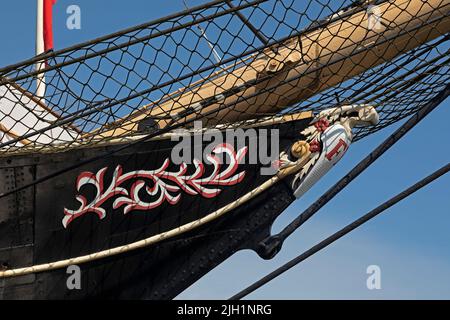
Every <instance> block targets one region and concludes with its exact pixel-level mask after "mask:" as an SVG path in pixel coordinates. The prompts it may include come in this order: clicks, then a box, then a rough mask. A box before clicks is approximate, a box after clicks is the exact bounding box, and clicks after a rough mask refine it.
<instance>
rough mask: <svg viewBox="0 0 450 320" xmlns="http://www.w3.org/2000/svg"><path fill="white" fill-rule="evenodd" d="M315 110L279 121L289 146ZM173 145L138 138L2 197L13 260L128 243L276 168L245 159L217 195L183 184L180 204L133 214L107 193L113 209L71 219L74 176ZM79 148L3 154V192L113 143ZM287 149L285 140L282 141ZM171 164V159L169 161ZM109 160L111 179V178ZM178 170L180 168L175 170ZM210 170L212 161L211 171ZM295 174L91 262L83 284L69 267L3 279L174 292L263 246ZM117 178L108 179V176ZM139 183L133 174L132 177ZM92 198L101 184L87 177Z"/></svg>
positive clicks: (142, 159) (139, 162)
mask: <svg viewBox="0 0 450 320" xmlns="http://www.w3.org/2000/svg"><path fill="white" fill-rule="evenodd" d="M310 120H311V119H303V120H297V121H292V122H289V123H284V124H279V125H274V126H270V128H278V129H280V138H281V139H280V145H281V148H284V149H288V148H289V147H290V145H291V144H292V143H293V142H294V141H295V140H297V139H299V132H300V131H301V130H303V129H304V128H305V127H306V126H307V125H308V124H309V122H310ZM172 146H173V142H171V141H169V140H162V141H152V142H148V143H145V144H143V145H139V146H136V147H132V148H130V149H128V150H126V151H123V152H121V153H120V154H117V155H114V156H112V157H111V158H108V159H104V160H102V161H99V162H95V163H93V164H91V165H87V166H84V167H83V168H80V169H77V170H72V171H70V172H67V173H65V174H63V175H60V176H58V177H56V178H52V179H50V180H48V181H46V182H44V183H42V184H38V185H36V186H33V187H30V188H27V189H25V190H23V191H20V192H17V193H15V194H13V195H10V196H8V197H5V198H2V199H0V205H1V207H2V208H5V209H3V210H2V211H1V213H0V234H1V235H2V236H1V238H0V262H1V263H2V264H3V265H4V269H8V270H10V269H16V268H21V267H26V266H31V265H40V264H45V263H49V262H55V261H60V260H64V259H68V258H72V257H78V256H81V255H86V254H91V253H95V252H99V251H102V250H106V249H110V248H115V247H118V246H123V245H126V244H129V243H132V242H135V241H139V240H141V239H144V238H147V237H149V236H152V235H158V234H160V233H162V232H165V231H168V230H172V229H174V228H176V227H177V226H180V225H183V224H186V223H189V222H191V221H195V220H196V219H200V218H202V217H204V216H205V215H208V214H209V213H211V212H212V211H214V210H217V209H218V208H222V207H224V206H226V205H229V204H230V203H233V202H235V201H236V200H238V199H240V198H241V197H242V196H244V195H245V194H247V193H248V192H249V191H251V190H255V189H257V188H258V187H259V186H261V185H262V184H263V183H264V182H266V181H267V180H268V179H269V178H270V177H268V176H264V175H261V174H260V170H259V169H260V166H259V165H247V164H242V165H239V169H238V170H237V172H236V173H238V172H239V171H241V170H244V171H245V177H244V179H243V180H242V181H241V182H240V183H236V184H235V185H230V186H221V193H220V194H219V195H218V196H217V197H212V198H210V199H206V198H204V197H200V196H189V195H186V194H183V197H181V200H179V201H178V202H177V203H176V204H173V205H171V204H168V203H163V204H162V205H160V206H158V207H156V208H155V209H152V210H147V211H145V210H141V211H133V210H131V212H129V213H127V214H124V213H123V210H124V209H123V208H124V206H121V207H119V208H113V207H112V203H113V200H114V199H115V198H117V197H112V198H111V199H109V200H108V201H105V202H104V207H105V208H106V209H107V210H106V216H105V217H104V218H103V219H99V216H98V215H97V214H95V213H92V212H91V213H88V214H84V215H82V216H80V217H77V218H76V219H74V220H73V221H71V222H70V224H69V225H67V226H66V227H63V225H62V223H61V219H62V217H63V216H64V214H63V209H64V208H65V207H70V208H71V209H73V208H77V207H78V206H79V203H78V202H77V201H75V195H76V194H77V193H81V192H78V191H77V190H76V188H75V181H76V180H77V177H78V176H79V175H80V172H81V171H91V172H97V171H98V170H100V169H101V168H103V167H105V166H108V168H114V167H116V166H117V165H118V164H121V165H122V166H123V172H129V171H130V170H136V168H138V169H142V168H146V169H147V168H148V167H149V165H148V164H149V163H150V164H151V165H150V167H152V168H157V167H159V166H160V164H161V163H163V161H164V158H167V152H168V151H167V150H170V148H171V147H172ZM114 147H116V146H110V147H104V148H95V149H94V148H92V149H83V150H75V151H70V152H65V153H58V154H51V155H45V154H41V155H32V156H20V157H14V158H4V159H1V160H0V175H1V176H0V178H1V179H2V181H3V183H2V188H3V190H2V192H5V191H8V190H11V189H14V188H17V187H20V186H21V185H23V184H26V183H28V182H31V181H33V180H35V179H37V178H40V177H42V176H45V175H47V174H49V173H51V172H54V171H55V170H58V169H61V168H64V167H65V166H67V165H68V164H73V163H76V162H77V161H82V160H83V159H86V158H89V157H91V156H93V155H97V154H99V153H101V152H105V151H108V149H110V148H114ZM280 150H281V149H280ZM170 169H171V167H170V166H169V167H168V170H170ZM111 171H112V170H109V171H108V170H107V171H106V173H105V176H104V179H105V181H110V180H111V179H112V173H111ZM172 171H173V170H172ZM206 173H207V170H206V171H205V174H206ZM291 182H292V178H291V177H290V176H288V177H286V178H284V179H283V180H281V181H278V182H276V183H274V184H273V185H271V186H270V187H269V188H267V189H266V190H264V191H263V192H261V193H259V194H258V195H256V196H255V197H253V198H251V199H250V200H249V201H246V202H243V203H242V204H241V205H239V206H237V207H235V208H233V209H231V210H229V211H228V212H226V213H225V214H223V215H222V216H220V217H218V218H217V219H214V220H213V221H210V222H208V223H205V224H203V225H201V226H198V227H196V228H194V229H192V230H189V231H187V232H183V233H181V234H177V235H176V236H173V237H169V238H167V239H164V240H162V241H159V242H157V243H155V244H153V245H150V246H147V247H144V248H141V249H136V250H132V251H129V252H125V253H122V254H118V255H113V256H110V257H107V258H102V259H99V260H94V261H90V262H87V263H82V264H80V265H79V267H80V268H81V290H76V289H75V290H69V289H68V288H67V284H66V282H67V279H68V277H69V274H67V273H66V271H67V268H60V269H56V270H48V271H45V272H38V273H32V274H28V275H23V276H18V277H9V278H4V279H0V298H2V299H85V298H91V299H96V298H108V299H133V298H139V299H171V298H174V297H175V296H177V295H178V294H179V293H180V292H182V291H183V290H184V289H186V288H187V287H189V286H190V285H191V284H192V283H194V282H195V281H197V280H198V279H199V278H200V277H202V276H203V275H204V274H206V273H207V272H208V271H210V270H211V269H212V268H214V267H215V266H217V265H218V264H220V263H221V262H223V261H224V260H226V259H227V258H228V257H229V256H231V255H232V254H233V253H235V252H237V251H239V250H241V249H252V250H256V249H257V246H258V242H259V241H261V240H262V239H264V238H265V237H267V236H268V235H269V232H270V227H271V225H272V223H273V221H274V220H275V219H276V217H277V216H278V215H279V214H280V213H282V212H283V210H285V209H286V208H287V207H288V206H289V204H290V203H291V202H293V201H294V199H295V198H294V196H293V190H292V187H291ZM107 184H108V183H106V182H105V185H107ZM124 185H125V186H126V187H128V188H129V187H130V185H131V182H130V183H129V184H127V183H126V184H124ZM83 188H85V189H82V191H83V192H84V194H85V195H86V197H87V198H88V199H94V198H95V192H94V190H92V188H91V190H90V189H89V187H83Z"/></svg>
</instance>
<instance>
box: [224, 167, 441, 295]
mask: <svg viewBox="0 0 450 320" xmlns="http://www.w3.org/2000/svg"><path fill="white" fill-rule="evenodd" d="M448 171H450V163H447V164H446V165H445V166H443V167H442V168H440V169H439V170H437V171H435V172H433V173H432V174H430V175H429V176H427V177H426V178H424V179H422V180H420V181H419V182H417V183H416V184H414V185H412V186H411V187H409V188H407V189H405V190H404V191H402V192H400V193H399V194H397V195H396V196H394V197H392V198H391V199H389V200H388V201H386V202H384V203H383V204H381V205H380V206H378V207H376V208H375V209H373V210H372V211H369V212H368V213H366V214H365V215H363V216H362V217H360V218H359V219H357V220H355V221H353V222H352V223H350V224H348V225H347V226H346V227H344V228H342V229H341V230H339V231H337V232H336V233H334V234H332V235H331V236H329V237H328V238H326V239H325V240H322V241H321V242H319V243H318V244H316V245H315V246H313V247H311V248H310V249H308V250H306V251H305V252H303V253H302V254H300V255H299V256H297V257H296V258H294V259H292V260H290V261H289V262H287V263H285V264H284V265H282V266H281V267H279V268H277V269H275V270H274V271H272V272H271V273H269V274H268V275H266V276H265V277H263V278H261V279H260V280H258V281H256V282H254V283H253V284H252V285H250V286H248V287H247V288H245V289H244V290H242V291H240V292H239V293H237V294H235V295H234V296H232V297H231V298H230V300H239V299H242V298H244V297H246V296H247V295H249V294H250V293H252V292H254V291H255V290H257V289H258V288H261V287H262V286H263V285H265V284H267V283H268V282H270V281H271V280H273V279H275V278H277V277H278V276H280V275H282V274H283V273H284V272H286V271H288V270H289V269H291V268H292V267H294V266H296V265H297V264H299V263H300V262H302V261H304V260H306V259H308V258H309V257H311V256H312V255H314V254H316V253H317V252H319V251H320V250H322V249H324V248H326V247H327V246H329V245H330V244H332V243H333V242H335V241H337V240H339V239H340V238H342V237H343V236H345V235H347V234H348V233H350V232H351V231H353V230H355V229H356V228H358V227H360V226H361V225H363V224H364V223H366V222H368V221H369V220H371V219H372V218H375V217H376V216H377V215H379V214H380V213H382V212H384V211H385V210H387V209H389V208H390V207H392V206H393V205H395V204H396V203H398V202H400V201H401V200H403V199H405V198H407V197H408V196H410V195H412V194H413V193H415V192H416V191H418V190H419V189H421V188H423V187H425V186H426V185H428V184H429V183H431V182H433V181H434V180H436V179H437V178H439V177H441V176H442V175H444V174H446V173H447V172H448Z"/></svg>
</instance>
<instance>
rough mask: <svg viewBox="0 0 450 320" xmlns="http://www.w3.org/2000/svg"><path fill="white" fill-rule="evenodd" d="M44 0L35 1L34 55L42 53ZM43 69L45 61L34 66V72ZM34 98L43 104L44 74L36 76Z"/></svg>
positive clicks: (43, 49)
mask: <svg viewBox="0 0 450 320" xmlns="http://www.w3.org/2000/svg"><path fill="white" fill-rule="evenodd" d="M44 51H45V48H44V0H37V16H36V55H40V54H42V53H44ZM44 68H45V61H42V62H38V63H37V64H36V70H37V71H40V70H42V69H44ZM36 78H37V79H36V96H37V97H38V98H40V100H41V102H42V103H45V100H44V96H45V74H44V73H39V74H38V75H37V76H36Z"/></svg>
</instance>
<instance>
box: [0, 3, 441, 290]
mask: <svg viewBox="0 0 450 320" xmlns="http://www.w3.org/2000/svg"><path fill="white" fill-rule="evenodd" d="M201 2H202V1H192V0H191V1H189V4H196V3H197V4H198V3H201ZM71 4H77V5H79V6H80V7H81V12H82V28H81V30H68V29H66V27H65V21H66V17H67V15H66V13H65V11H66V8H67V6H69V5H71ZM180 9H183V4H182V1H181V0H167V1H156V0H155V1H148V0H129V1H117V0H110V1H107V0H71V1H66V0H58V3H57V5H56V7H55V26H54V27H55V47H56V49H60V48H63V47H65V46H68V45H71V44H75V43H78V42H81V41H85V40H89V39H92V38H95V37H98V36H101V35H103V34H105V33H111V32H113V31H117V30H119V29H122V28H125V27H129V26H132V25H135V24H139V23H142V22H145V21H148V20H152V19H155V18H158V17H161V16H164V15H167V14H169V13H172V12H174V11H178V10H180ZM0 28H1V30H2V31H3V32H2V41H1V50H0V65H2V66H4V65H7V64H11V63H14V62H17V61H19V60H22V59H26V58H29V57H31V56H32V55H33V53H34V46H35V44H34V37H35V1H34V0H17V1H3V3H2V4H1V6H0ZM449 104H450V102H449V101H448V100H447V101H446V102H444V103H443V104H442V105H441V106H440V107H439V109H438V110H436V111H435V112H434V113H432V114H431V115H430V116H428V117H427V118H426V119H425V120H424V121H423V122H422V123H421V124H420V125H418V126H417V127H416V128H414V129H413V131H412V132H411V133H410V134H408V135H407V136H406V137H405V138H404V139H403V140H402V141H400V142H399V143H398V144H397V145H396V146H395V147H394V148H392V149H391V150H390V151H389V152H388V153H386V154H385V155H384V156H383V157H382V158H381V159H379V160H378V161H377V162H376V163H375V164H374V165H373V166H372V167H371V168H370V169H369V170H367V171H366V172H365V173H364V174H363V175H362V176H360V177H359V178H358V179H357V180H356V181H354V182H353V183H352V184H350V186H349V187H348V188H347V189H346V190H345V191H344V192H342V193H341V194H340V195H339V196H337V197H336V198H335V199H334V200H333V201H331V202H330V203H329V204H328V205H327V206H326V207H324V208H323V209H322V210H321V211H320V212H319V213H318V214H317V215H316V216H315V217H314V218H313V219H311V220H310V221H309V222H308V223H306V224H305V225H304V226H303V227H302V229H301V230H299V231H297V232H296V233H295V234H294V235H293V236H292V237H291V238H290V239H289V240H288V241H287V242H286V243H285V245H284V247H283V250H282V252H281V253H280V254H279V255H278V256H277V257H276V258H275V259H273V260H272V261H264V260H261V259H259V257H257V256H256V254H254V253H253V252H239V253H238V254H236V255H235V256H233V257H232V258H231V259H229V260H228V261H227V262H225V263H224V264H223V265H221V266H219V267H218V268H217V269H215V270H213V271H212V272H210V273H209V274H208V275H206V276H205V277H204V278H203V279H201V280H200V281H199V282H198V283H197V284H196V285H194V286H193V287H191V288H190V289H188V290H187V291H186V292H185V293H183V294H182V295H181V296H180V298H227V297H229V296H231V295H232V294H234V293H235V292H237V291H238V290H239V289H241V288H243V287H244V286H245V285H247V284H250V283H251V282H252V281H254V280H257V279H258V278H259V277H261V276H263V275H264V274H266V273H267V272H269V271H271V270H272V269H274V268H275V267H276V266H279V265H280V264H282V263H283V262H286V261H287V260H289V259H290V258H292V257H294V256H295V255H297V254H298V253H300V252H301V251H303V250H305V249H307V248H309V247H310V246H311V245H313V244H315V243H316V242H318V241H320V240H321V239H323V238H324V237H325V236H327V235H329V234H330V233H332V232H334V231H336V230H337V229H338V228H340V227H342V226H344V225H345V224H346V223H348V222H350V221H351V220H353V219H355V218H356V217H358V216H360V215H361V214H363V213H365V212H367V211H369V210H370V209H372V208H374V207H375V206H377V205H378V204H379V203H380V202H382V201H384V200H386V199H388V198H389V197H391V196H392V195H394V194H396V193H398V192H399V191H401V190H403V189H404V188H406V187H407V186H409V185H410V184H412V183H414V182H416V181H417V180H418V179H420V178H422V177H424V176H426V175H428V174H429V173H431V172H432V171H434V170H436V169H438V168H439V167H441V166H442V165H443V164H445V163H447V162H448V161H449V160H450V148H449V147H448V139H449V138H450V126H449V125H448V123H449V118H450V109H449V108H450V105H449ZM393 129H394V127H390V128H388V129H386V130H384V131H381V132H379V133H377V134H375V135H372V136H370V137H368V138H366V139H364V140H362V141H360V142H358V143H356V144H354V145H353V146H352V147H351V149H350V151H349V153H348V154H347V156H346V157H345V158H344V159H343V160H342V161H341V162H340V163H339V164H338V165H337V166H336V167H335V168H334V169H333V171H332V172H331V173H330V174H329V175H328V176H327V177H325V178H324V179H323V180H322V181H321V182H320V183H319V184H317V185H316V186H315V187H314V188H313V189H312V190H311V191H310V192H309V193H308V194H307V195H306V196H305V197H304V198H302V199H301V200H299V201H297V202H296V203H295V204H293V205H292V206H291V207H290V208H289V209H288V210H287V211H286V212H285V213H284V214H283V215H282V216H281V217H280V219H279V220H277V222H276V224H275V226H274V230H275V231H276V230H280V228H282V227H283V226H284V225H285V224H286V223H288V222H289V221H290V220H291V219H292V218H294V217H295V215H296V214H297V213H299V212H301V211H302V209H304V208H306V207H307V206H308V204H310V203H311V202H312V201H314V200H315V199H316V198H317V197H318V196H320V195H321V194H322V192H323V191H325V190H326V188H328V187H329V186H331V185H332V184H333V183H334V182H335V181H337V179H339V178H340V177H341V176H342V175H343V174H345V173H346V172H347V171H348V170H350V169H351V168H352V166H353V165H355V164H356V163H357V162H358V161H359V160H360V159H362V158H363V157H364V156H365V155H366V154H367V153H368V152H369V151H370V150H371V149H373V148H374V147H375V146H377V145H378V144H379V143H380V142H381V141H382V140H383V138H385V137H386V136H387V135H388V134H389V133H390V132H392V131H393ZM449 208H450V175H449V176H445V177H443V178H441V179H439V180H438V181H436V182H435V183H433V184H432V185H430V186H428V187H426V188H424V189H422V190H421V191H419V192H418V193H416V194H415V195H413V196H412V197H410V198H408V199H406V200H404V201H403V202H401V203H400V204H398V205H396V206H395V207H393V208H391V209H389V210H388V211H386V212H385V214H383V215H382V216H379V217H377V218H376V219H374V220H373V221H371V222H369V223H368V224H366V225H365V226H363V227H362V228H360V229H358V230H357V231H355V232H353V233H351V234H350V235H348V236H346V237H345V238H343V239H341V240H339V241H338V242H337V243H335V244H333V245H332V246H330V247H329V248H327V249H326V250H323V251H322V252H321V253H319V254H317V255H315V256H314V257H312V258H310V259H309V260H307V261H306V262H305V263H303V264H301V265H300V266H298V267H296V268H294V269H293V270H291V271H289V272H287V273H285V274H284V275H283V276H282V277H280V278H278V279H276V280H275V281H273V282H272V283H270V284H269V285H267V286H265V287H263V288H262V289H260V290H258V291H257V292H256V293H254V294H252V295H251V296H250V298H261V299H270V298H274V299H277V298H286V299H300V298H302V299H303V298H305V299H311V298H318V299H346V298H355V299H378V298H389V299H393V298H395V299H408V298H424V299H440V298H446V299H450V250H449V246H450V231H449V230H450V209H449ZM373 264H375V265H379V266H380V267H381V271H382V289H381V290H368V289H367V288H366V278H367V275H366V268H367V266H368V265H373Z"/></svg>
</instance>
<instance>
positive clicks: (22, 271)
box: [0, 152, 310, 278]
mask: <svg viewBox="0 0 450 320" xmlns="http://www.w3.org/2000/svg"><path fill="white" fill-rule="evenodd" d="M309 156H310V154H309V152H308V153H307V154H305V156H304V158H303V159H302V160H298V161H297V162H296V163H295V165H294V166H291V167H288V168H285V169H283V170H280V172H279V173H278V174H277V175H275V176H273V177H272V178H271V179H269V180H267V181H266V182H264V183H263V184H262V185H261V186H259V187H258V188H257V189H254V190H252V191H250V192H248V193H246V194H245V195H243V196H242V197H241V198H239V199H237V200H236V201H234V202H232V203H230V204H228V205H226V206H224V207H222V208H220V209H218V210H216V211H214V212H212V213H210V214H209V215H207V216H205V217H203V218H200V219H198V220H195V221H192V222H189V223H186V224H184V225H182V226H180V227H178V228H176V229H172V230H169V231H166V232H163V233H160V234H157V235H154V236H151V237H148V238H146V239H143V240H139V241H136V242H133V243H130V244H127V245H123V246H119V247H115V248H111V249H107V250H103V251H99V252H96V253H91V254H88V255H84V256H79V257H75V258H70V259H65V260H60V261H56V262H50V263H44V264H39V265H33V266H30V267H24V268H17V269H11V270H6V271H0V278H8V277H17V276H23V275H27V274H31V273H38V272H44V271H50V270H55V269H61V268H65V267H68V266H70V265H80V264H83V263H87V262H91V261H94V260H99V259H103V258H107V257H111V256H116V255H119V254H123V253H126V252H130V251H133V250H137V249H141V248H145V247H148V246H150V245H152V244H155V243H157V242H160V241H162V240H166V239H169V238H171V237H175V236H178V235H180V234H182V233H184V232H188V231H191V230H193V229H195V228H197V227H200V226H202V225H204V224H206V223H208V222H210V221H213V220H215V219H217V218H219V217H220V216H222V215H224V214H225V213H227V212H228V211H230V210H233V209H235V208H236V207H238V206H240V205H242V204H244V203H246V202H247V201H248V200H250V199H252V198H254V197H255V196H257V195H259V194H260V193H261V192H263V191H265V190H267V189H268V188H269V187H271V186H272V185H273V184H275V183H276V182H278V181H279V180H281V179H282V178H284V177H285V176H287V175H289V174H291V173H293V172H295V171H297V170H298V169H299V168H301V167H303V165H304V164H305V163H306V161H307V160H309Z"/></svg>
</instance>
